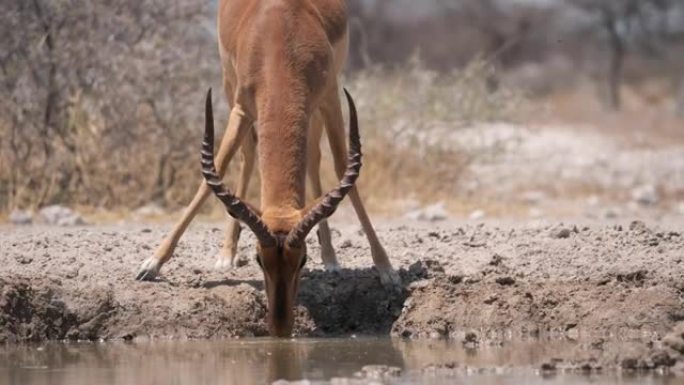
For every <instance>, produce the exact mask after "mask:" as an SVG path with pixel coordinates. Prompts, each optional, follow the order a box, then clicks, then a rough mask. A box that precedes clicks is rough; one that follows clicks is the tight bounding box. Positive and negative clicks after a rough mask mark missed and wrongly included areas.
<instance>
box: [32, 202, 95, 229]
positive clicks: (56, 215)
mask: <svg viewBox="0 0 684 385" xmlns="http://www.w3.org/2000/svg"><path fill="white" fill-rule="evenodd" d="M38 215H39V216H40V218H41V219H42V221H43V222H45V223H46V224H48V225H57V226H79V225H85V224H86V222H85V221H84V220H83V218H82V217H81V216H80V215H79V214H78V213H77V212H75V211H73V210H72V209H70V208H68V207H64V206H60V205H52V206H47V207H43V208H42V209H40V211H39V212H38Z"/></svg>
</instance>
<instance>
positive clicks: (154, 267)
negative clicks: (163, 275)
mask: <svg viewBox="0 0 684 385" xmlns="http://www.w3.org/2000/svg"><path fill="white" fill-rule="evenodd" d="M160 269H161V264H160V263H159V261H158V260H157V258H154V257H150V258H147V259H146V260H145V262H143V263H142V265H140V269H138V274H137V275H136V276H135V279H136V280H138V281H154V279H155V278H157V275H159V270H160Z"/></svg>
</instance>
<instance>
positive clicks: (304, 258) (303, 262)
mask: <svg viewBox="0 0 684 385" xmlns="http://www.w3.org/2000/svg"><path fill="white" fill-rule="evenodd" d="M306 259H307V256H306V254H304V256H303V257H302V261H301V262H299V270H301V269H302V268H303V267H304V265H306Z"/></svg>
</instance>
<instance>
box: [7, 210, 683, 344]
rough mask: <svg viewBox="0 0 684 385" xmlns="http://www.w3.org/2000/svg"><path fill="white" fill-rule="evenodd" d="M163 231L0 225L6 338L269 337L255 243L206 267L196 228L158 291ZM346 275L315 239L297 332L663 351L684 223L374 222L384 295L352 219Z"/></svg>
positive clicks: (679, 298)
mask: <svg viewBox="0 0 684 385" xmlns="http://www.w3.org/2000/svg"><path fill="white" fill-rule="evenodd" d="M168 227H169V226H167V225H164V226H159V225H114V226H91V227H80V228H56V227H40V226H31V227H2V228H0V341H3V342H17V341H41V340H45V339H64V338H67V339H100V338H103V339H109V338H146V337H153V338H166V337H174V338H183V337H188V338H219V337H233V336H261V335H265V334H266V328H265V325H264V323H263V319H264V315H265V313H266V307H265V297H264V295H263V293H262V283H261V276H260V274H261V273H260V271H259V270H258V268H257V267H256V264H255V263H254V261H253V259H252V257H251V256H252V254H253V252H252V249H251V245H252V241H253V239H252V238H251V234H247V233H248V232H243V234H245V236H244V238H243V240H242V241H241V249H240V250H241V253H242V255H243V258H244V259H243V264H242V266H241V267H239V268H236V269H234V270H232V271H229V272H224V273H221V272H216V271H213V270H212V269H211V266H212V265H213V263H214V255H215V254H216V253H217V252H218V248H219V242H220V240H221V239H222V236H223V234H222V232H223V230H222V229H221V228H219V225H218V224H213V225H212V224H198V225H196V226H193V227H192V228H191V230H190V232H189V233H188V234H187V235H186V237H185V238H184V241H183V242H182V244H181V245H180V246H179V248H178V250H177V253H176V256H175V257H174V258H173V259H172V260H171V262H169V263H168V264H167V265H166V266H165V268H164V269H163V271H162V274H163V277H162V279H161V280H160V281H158V282H152V283H142V282H135V281H134V280H133V276H134V272H135V270H136V268H137V267H138V265H139V263H140V262H141V261H142V260H143V259H144V258H145V257H146V256H148V255H150V254H151V253H152V252H153V250H154V247H156V245H157V244H158V242H159V240H160V239H161V238H162V236H163V234H164V233H165V232H166V231H167V230H168ZM333 227H334V228H335V231H334V242H335V244H336V249H337V251H338V257H339V259H340V261H341V263H342V264H343V267H345V268H346V269H344V270H342V271H341V272H337V273H327V272H324V271H323V270H321V264H320V261H319V260H318V258H317V255H318V246H317V244H316V242H314V238H315V237H311V238H310V239H309V242H310V247H311V251H310V254H311V256H312V258H310V262H309V265H308V269H307V270H306V271H305V274H304V277H303V279H302V285H301V292H300V296H299V302H300V306H299V309H298V319H297V334H298V335H302V336H331V335H345V334H384V335H388V334H392V335H396V336H404V337H414V338H415V337H433V338H434V337H450V338H457V339H462V340H464V341H466V343H472V344H478V343H481V342H482V341H485V340H487V341H491V340H494V341H496V340H505V339H507V338H509V337H511V336H513V337H516V336H517V337H526V336H540V337H546V336H550V337H556V336H563V337H569V338H584V337H587V338H589V339H596V340H600V339H615V338H619V339H624V338H631V337H640V338H646V339H648V340H652V341H659V340H660V339H661V338H662V337H663V336H665V335H666V334H667V332H668V331H670V330H671V329H672V328H673V327H674V326H675V324H676V323H677V322H678V321H682V320H684V261H683V260H684V234H682V233H681V232H680V231H681V230H680V229H682V228H684V226H682V223H678V222H676V221H675V222H672V221H670V222H668V223H667V224H662V225H655V224H644V223H642V222H628V221H625V222H620V223H612V224H606V223H590V224H579V223H578V224H573V223H566V224H546V225H544V224H535V223H532V222H530V223H508V224H496V223H494V222H488V223H485V224H464V223H457V222H439V223H437V224H432V223H422V224H420V223H419V224H410V223H408V222H406V223H404V222H403V221H399V222H397V221H394V222H389V221H388V222H385V223H381V224H380V226H379V230H380V235H381V237H382V239H383V241H384V243H385V244H386V245H387V249H388V252H389V253H390V255H391V256H392V259H393V261H394V263H395V265H396V266H397V267H398V268H400V269H401V276H402V279H403V282H404V286H403V287H402V288H401V289H400V290H395V291H392V290H386V289H384V288H383V287H382V286H381V285H380V282H379V279H378V278H377V275H376V273H375V271H374V270H373V269H371V268H370V266H371V259H370V253H369V249H368V245H367V243H366V241H365V238H364V236H363V234H361V232H360V230H359V227H358V226H357V225H355V224H353V223H352V224H336V223H334V224H333Z"/></svg>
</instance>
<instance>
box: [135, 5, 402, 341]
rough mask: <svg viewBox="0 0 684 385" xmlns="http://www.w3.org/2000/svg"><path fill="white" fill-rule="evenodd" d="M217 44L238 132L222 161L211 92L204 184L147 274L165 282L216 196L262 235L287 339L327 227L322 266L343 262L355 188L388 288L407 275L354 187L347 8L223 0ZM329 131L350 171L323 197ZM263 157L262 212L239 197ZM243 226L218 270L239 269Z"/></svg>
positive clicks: (338, 160) (275, 310) (341, 170)
mask: <svg viewBox="0 0 684 385" xmlns="http://www.w3.org/2000/svg"><path fill="white" fill-rule="evenodd" d="M218 40H219V53H220V57H221V63H222V70H223V83H224V91H225V94H226V97H227V98H228V102H229V104H230V105H231V106H232V109H231V113H230V118H229V121H228V127H227V128H226V132H225V134H224V137H223V139H222V141H221V144H220V145H219V150H218V153H217V155H216V158H215V159H214V152H213V142H214V133H213V131H214V127H213V116H212V115H213V114H212V104H211V93H209V94H208V95H207V100H206V106H205V109H206V110H205V119H206V122H205V135H204V141H203V145H202V173H203V175H204V178H205V180H204V181H203V182H202V184H201V185H200V187H199V189H198V191H197V193H196V194H195V197H194V198H193V200H192V202H191V203H190V205H189V206H188V208H187V209H186V210H185V212H184V214H183V216H182V218H181V219H180V221H179V222H178V223H177V224H176V226H175V227H174V229H173V230H172V232H171V233H170V234H169V235H168V236H167V237H166V238H165V239H164V241H163V242H162V243H161V245H160V246H159V248H158V249H157V251H156V253H155V254H154V255H153V256H152V257H150V258H148V259H147V260H146V261H145V262H144V263H143V265H142V266H141V268H140V271H139V273H138V275H137V279H139V280H150V279H154V277H156V275H157V274H158V273H159V270H160V269H161V267H162V265H163V264H164V263H166V262H167V261H168V260H169V258H170V257H171V255H172V254H173V251H174V248H175V246H176V245H177V243H178V241H179V240H180V237H181V236H182V234H183V232H184V231H185V229H186V228H187V226H188V225H189V224H190V222H191V221H192V219H193V218H194V216H195V215H196V213H197V211H198V210H199V208H200V206H201V205H202V203H203V202H204V201H205V200H206V198H207V196H208V195H209V194H210V191H213V192H214V194H215V195H216V196H217V197H218V198H219V199H220V200H221V202H223V204H224V205H225V206H226V209H227V211H228V213H229V214H230V215H231V216H232V217H233V218H235V219H236V220H239V221H241V222H242V223H244V224H245V225H246V226H247V227H249V228H250V229H251V230H252V232H254V234H255V235H256V238H257V245H256V255H257V257H256V258H257V263H258V264H259V266H260V267H261V269H262V270H263V273H264V282H265V288H266V294H267V297H268V309H269V311H268V317H267V321H268V326H269V331H270V333H271V334H272V335H274V336H288V335H290V334H291V332H292V327H293V323H294V305H295V299H296V295H297V288H298V285H299V277H300V273H301V270H302V268H303V266H304V264H305V263H306V259H307V252H306V243H305V238H306V236H307V234H308V233H309V232H310V231H311V230H312V228H313V227H314V226H316V225H317V224H318V225H319V229H318V235H319V237H318V238H319V242H320V244H321V258H322V260H323V263H324V265H325V266H326V268H327V269H329V270H334V269H337V268H338V263H337V258H336V256H335V253H334V250H333V248H332V244H331V240H330V230H329V228H328V226H327V223H326V222H325V218H327V217H329V216H330V215H332V213H333V212H334V211H335V209H336V208H337V206H338V205H339V203H340V202H341V201H342V199H343V198H344V197H345V196H346V195H349V198H350V199H351V202H352V205H353V206H354V209H355V211H356V214H357V216H358V218H359V221H360V222H361V226H362V228H363V230H364V232H365V233H366V236H367V238H368V241H369V243H370V246H371V255H372V258H373V262H374V264H375V266H376V268H377V270H378V272H379V275H380V279H381V281H382V282H383V284H385V285H394V284H397V283H398V282H399V278H398V275H397V274H396V272H395V271H394V270H393V268H392V265H391V263H390V261H389V259H388V257H387V254H386V252H385V250H384V249H383V247H382V245H381V244H380V242H379V240H378V237H377V235H376V233H375V230H374V229H373V226H372V224H371V222H370V219H369V218H368V215H367V213H366V210H365V208H364V206H363V203H362V201H361V198H360V197H359V194H358V191H357V189H356V187H355V185H354V183H355V181H356V179H357V178H358V175H359V170H360V168H361V144H360V141H359V134H358V122H357V115H356V108H355V106H354V102H353V100H352V98H351V96H350V95H349V94H348V93H346V90H345V94H346V98H347V101H348V104H349V109H350V117H349V119H350V124H349V126H350V129H349V138H350V146H349V153H348V158H347V148H346V143H345V142H346V140H345V130H344V122H343V117H342V107H341V103H340V88H339V85H338V81H337V77H338V75H339V73H340V71H341V69H342V65H343V63H344V62H345V59H346V54H347V46H348V37H347V14H346V5H345V2H344V1H343V0H221V2H220V4H219V12H218ZM323 127H325V129H326V133H327V136H328V142H329V144H330V148H331V152H332V155H333V159H334V163H335V170H336V173H337V175H338V177H339V178H340V182H339V185H338V186H337V187H336V188H335V189H333V190H332V191H330V192H329V193H327V194H325V195H322V188H321V182H320V176H319V170H320V158H321V154H320V145H319V143H320V138H321V136H322V132H323ZM238 149H240V150H241V154H242V162H241V171H240V178H239V182H238V188H237V190H236V194H233V193H232V192H230V191H229V190H228V189H226V188H225V186H224V185H223V184H222V183H221V178H222V177H223V174H224V172H225V169H226V167H227V165H228V163H229V162H230V160H231V159H232V158H233V156H234V155H235V153H236V152H237V150H238ZM255 155H258V157H259V159H258V160H259V171H260V176H261V205H260V209H257V208H256V207H255V206H253V205H251V204H249V203H246V202H244V201H242V200H241V199H240V197H242V196H244V194H245V192H246V189H247V185H248V183H249V178H250V174H251V172H252V169H253V166H254V163H255ZM307 173H308V176H309V179H310V182H311V185H312V189H313V193H314V195H315V196H318V197H319V198H318V199H316V200H315V201H314V202H313V203H312V204H310V205H308V206H307V205H305V190H306V188H305V184H306V183H305V182H306V176H307ZM239 228H240V227H239V224H237V223H236V222H235V221H231V223H229V225H228V231H227V236H226V242H225V244H224V248H223V250H222V252H221V254H220V255H219V260H218V261H217V266H218V267H225V266H230V265H232V261H233V260H234V259H235V257H236V247H235V245H236V244H237V237H238V234H239Z"/></svg>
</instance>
